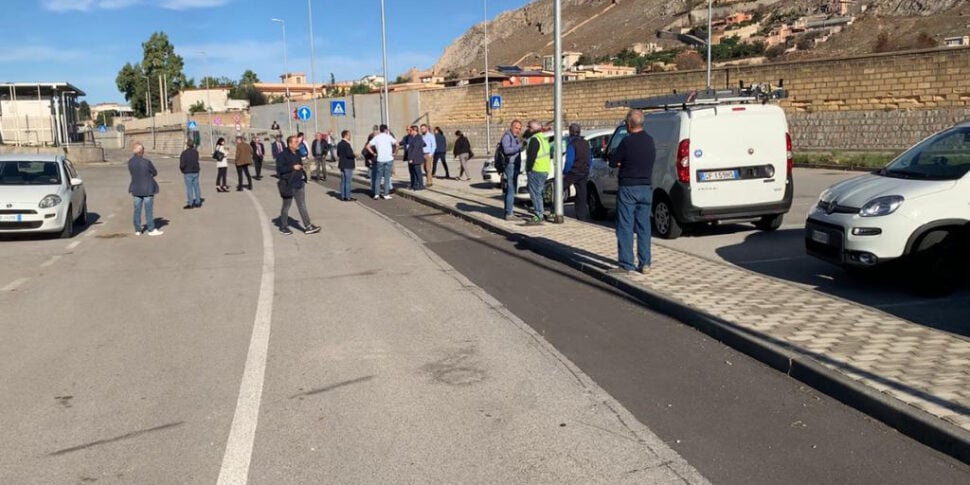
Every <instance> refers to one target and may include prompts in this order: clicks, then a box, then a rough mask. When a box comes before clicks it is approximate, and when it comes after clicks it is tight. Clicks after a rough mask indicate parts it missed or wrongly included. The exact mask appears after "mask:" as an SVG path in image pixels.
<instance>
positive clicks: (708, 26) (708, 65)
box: [707, 0, 714, 89]
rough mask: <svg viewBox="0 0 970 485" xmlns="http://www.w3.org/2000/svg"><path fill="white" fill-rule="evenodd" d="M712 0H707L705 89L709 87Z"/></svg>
mask: <svg viewBox="0 0 970 485" xmlns="http://www.w3.org/2000/svg"><path fill="white" fill-rule="evenodd" d="M712 3H713V0H707V89H711V26H712V25H713V24H714V22H713V19H714V17H713V12H714V7H713V6H712Z"/></svg>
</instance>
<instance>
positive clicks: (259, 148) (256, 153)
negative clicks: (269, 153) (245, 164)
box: [249, 135, 266, 180]
mask: <svg viewBox="0 0 970 485" xmlns="http://www.w3.org/2000/svg"><path fill="white" fill-rule="evenodd" d="M249 146H251V147H252V148H253V168H255V169H256V175H255V176H254V177H253V178H254V179H256V180H262V179H263V160H264V159H265V157H266V146H265V145H263V142H262V141H261V140H260V139H259V136H257V135H253V139H252V141H250V142H249Z"/></svg>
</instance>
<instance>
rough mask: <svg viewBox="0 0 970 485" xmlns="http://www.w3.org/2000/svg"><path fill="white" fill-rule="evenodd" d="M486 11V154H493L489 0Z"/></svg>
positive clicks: (484, 1)
mask: <svg viewBox="0 0 970 485" xmlns="http://www.w3.org/2000/svg"><path fill="white" fill-rule="evenodd" d="M482 9H483V11H484V13H485V42H484V45H485V155H486V156H489V155H491V147H492V106H491V104H492V96H491V94H492V93H491V92H490V91H489V85H488V0H482Z"/></svg>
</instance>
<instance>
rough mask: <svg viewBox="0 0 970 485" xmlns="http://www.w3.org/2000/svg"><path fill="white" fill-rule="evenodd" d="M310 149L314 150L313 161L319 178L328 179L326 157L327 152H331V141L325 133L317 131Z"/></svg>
mask: <svg viewBox="0 0 970 485" xmlns="http://www.w3.org/2000/svg"><path fill="white" fill-rule="evenodd" d="M310 151H311V152H313V162H314V164H315V165H316V169H317V179H319V180H323V181H326V180H327V164H326V160H327V158H326V157H327V154H328V153H330V142H329V141H327V139H326V138H324V135H323V133H320V132H317V134H316V136H315V137H314V138H313V143H312V144H311V146H310Z"/></svg>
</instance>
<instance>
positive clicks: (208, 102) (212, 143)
mask: <svg viewBox="0 0 970 485" xmlns="http://www.w3.org/2000/svg"><path fill="white" fill-rule="evenodd" d="M199 54H202V60H203V62H204V63H205V70H206V71H208V70H209V56H208V55H206V53H205V51H199ZM204 76H205V104H206V108H208V109H207V111H208V112H209V146H210V147H212V149H213V150H215V148H216V142H215V138H213V137H212V95H211V94H210V93H211V91H210V90H209V74H208V73H206V74H204Z"/></svg>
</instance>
